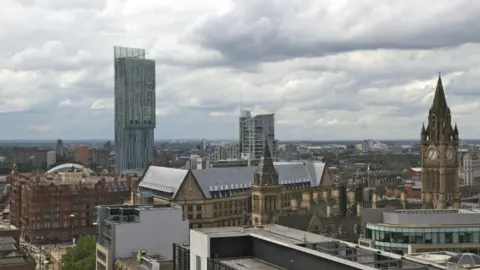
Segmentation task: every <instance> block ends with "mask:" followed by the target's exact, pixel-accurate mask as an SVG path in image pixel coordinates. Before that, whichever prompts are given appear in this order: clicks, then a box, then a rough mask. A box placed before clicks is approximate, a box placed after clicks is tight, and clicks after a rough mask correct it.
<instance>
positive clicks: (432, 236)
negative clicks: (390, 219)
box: [367, 229, 480, 246]
mask: <svg viewBox="0 0 480 270" xmlns="http://www.w3.org/2000/svg"><path fill="white" fill-rule="evenodd" d="M367 237H368V238H371V239H373V240H374V241H376V242H379V244H380V245H387V246H407V245H408V244H464V243H479V242H480V232H467V231H458V232H435V233H432V232H424V233H413V234H412V233H408V232H387V231H370V232H369V230H368V229H367ZM382 243H384V244H382Z"/></svg>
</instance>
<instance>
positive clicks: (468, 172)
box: [462, 153, 480, 186]
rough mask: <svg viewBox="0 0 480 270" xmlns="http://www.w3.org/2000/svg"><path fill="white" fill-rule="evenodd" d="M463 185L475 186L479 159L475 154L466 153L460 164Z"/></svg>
mask: <svg viewBox="0 0 480 270" xmlns="http://www.w3.org/2000/svg"><path fill="white" fill-rule="evenodd" d="M462 172H463V184H464V185H467V186H473V185H475V178H478V177H480V157H479V156H478V154H477V153H466V154H465V155H464V156H463V164H462Z"/></svg>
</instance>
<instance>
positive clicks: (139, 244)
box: [96, 204, 189, 270]
mask: <svg viewBox="0 0 480 270" xmlns="http://www.w3.org/2000/svg"><path fill="white" fill-rule="evenodd" d="M97 222H98V238H97V239H98V242H97V252H96V254H97V269H106V270H111V269H116V268H115V267H114V266H115V264H121V265H122V266H124V269H125V268H126V269H132V270H133V269H134V270H137V269H139V267H140V266H141V264H142V258H141V257H144V258H143V261H147V260H148V261H150V263H151V264H158V266H160V264H162V263H163V264H164V265H165V264H168V265H171V261H172V259H173V254H172V246H173V244H174V243H176V242H180V243H181V242H188V237H189V224H188V220H186V219H184V218H183V214H182V208H181V207H180V206H178V205H174V204H157V205H102V206H97ZM132 257H133V260H132ZM155 257H157V259H160V261H162V262H158V261H157V260H155ZM117 269H118V267H117ZM142 269H144V268H142ZM147 269H148V268H147ZM156 269H160V268H156Z"/></svg>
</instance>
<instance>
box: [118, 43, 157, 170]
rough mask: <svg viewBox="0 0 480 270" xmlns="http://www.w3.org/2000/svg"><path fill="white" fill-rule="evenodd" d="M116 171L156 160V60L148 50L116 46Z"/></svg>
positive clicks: (138, 166) (144, 166) (139, 167)
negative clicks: (154, 158) (146, 53)
mask: <svg viewBox="0 0 480 270" xmlns="http://www.w3.org/2000/svg"><path fill="white" fill-rule="evenodd" d="M114 50H115V52H114V65H115V147H116V157H115V160H116V164H115V170H116V172H117V173H121V172H122V171H125V170H130V169H143V168H146V167H147V166H148V165H149V164H151V163H152V161H153V151H154V139H153V130H154V129H155V124H156V123H155V61H154V60H149V59H145V50H143V49H134V48H124V47H115V49H114Z"/></svg>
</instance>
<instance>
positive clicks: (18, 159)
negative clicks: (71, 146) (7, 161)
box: [12, 147, 56, 169]
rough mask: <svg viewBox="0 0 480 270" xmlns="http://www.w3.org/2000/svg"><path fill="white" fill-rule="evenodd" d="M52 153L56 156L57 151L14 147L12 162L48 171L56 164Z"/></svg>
mask: <svg viewBox="0 0 480 270" xmlns="http://www.w3.org/2000/svg"><path fill="white" fill-rule="evenodd" d="M52 153H54V154H53V155H55V151H51V150H48V149H40V148H38V147H13V148H12V162H13V164H17V165H19V166H22V165H28V166H30V167H31V168H37V169H47V168H48V167H49V166H51V165H53V164H55V162H56V160H55V159H53V158H52ZM52 162H53V163H52Z"/></svg>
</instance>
